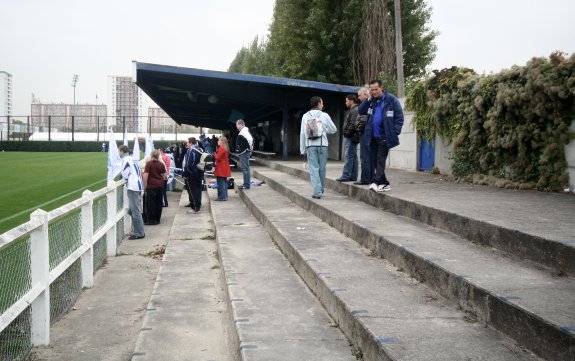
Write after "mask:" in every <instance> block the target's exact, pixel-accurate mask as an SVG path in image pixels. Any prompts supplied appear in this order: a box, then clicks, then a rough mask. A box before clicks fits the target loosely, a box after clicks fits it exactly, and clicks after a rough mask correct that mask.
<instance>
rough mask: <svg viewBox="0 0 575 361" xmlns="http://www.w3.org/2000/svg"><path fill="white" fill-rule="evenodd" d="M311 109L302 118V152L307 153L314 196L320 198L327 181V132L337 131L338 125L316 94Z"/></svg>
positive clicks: (312, 99)
mask: <svg viewBox="0 0 575 361" xmlns="http://www.w3.org/2000/svg"><path fill="white" fill-rule="evenodd" d="M310 105H311V110H310V111H309V112H307V113H305V114H304V115H303V117H302V119H301V131H300V143H299V144H300V146H299V147H300V153H301V154H302V155H303V154H307V162H308V169H309V176H310V180H311V185H312V187H313V195H312V197H313V198H316V199H320V198H321V196H322V195H323V185H324V182H325V166H326V163H327V147H328V141H327V134H334V133H335V132H337V127H336V126H335V124H334V123H333V121H332V120H331V117H330V116H329V114H327V113H324V112H323V111H322V110H323V100H322V99H321V98H320V97H317V96H314V97H312V98H311V100H310Z"/></svg>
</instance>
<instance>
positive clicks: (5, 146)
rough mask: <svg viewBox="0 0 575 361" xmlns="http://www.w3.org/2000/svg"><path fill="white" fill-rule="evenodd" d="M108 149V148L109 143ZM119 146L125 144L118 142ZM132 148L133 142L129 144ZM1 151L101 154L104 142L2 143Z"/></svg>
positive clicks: (157, 143)
mask: <svg viewBox="0 0 575 361" xmlns="http://www.w3.org/2000/svg"><path fill="white" fill-rule="evenodd" d="M105 143H106V149H107V148H108V142H105ZM116 143H117V144H118V146H120V145H122V144H123V143H122V142H121V141H120V142H118V141H117V142H116ZM173 143H175V142H170V141H165V140H162V141H155V142H154V146H155V147H156V148H158V147H162V148H165V147H168V146H170V145H172V144H173ZM129 145H130V146H131V147H132V146H133V142H129ZM140 150H142V151H143V150H144V142H140ZM0 151H7V152H101V151H102V142H83V141H82V142H80V141H78V142H70V141H65V142H60V141H0Z"/></svg>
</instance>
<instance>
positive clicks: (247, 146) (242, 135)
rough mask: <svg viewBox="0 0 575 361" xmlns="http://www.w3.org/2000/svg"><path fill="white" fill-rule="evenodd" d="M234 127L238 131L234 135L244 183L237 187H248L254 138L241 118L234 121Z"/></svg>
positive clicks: (249, 184)
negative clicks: (235, 135)
mask: <svg viewBox="0 0 575 361" xmlns="http://www.w3.org/2000/svg"><path fill="white" fill-rule="evenodd" d="M236 128H237V129H238V131H239V133H238V136H237V137H236V151H237V153H238V157H239V158H240V166H241V167H242V173H243V176H244V184H242V185H241V186H239V187H238V188H239V189H250V186H251V175H250V158H251V156H252V150H253V149H254V138H253V137H252V135H251V134H250V131H249V129H248V127H246V123H245V122H244V121H243V119H238V121H237V122H236Z"/></svg>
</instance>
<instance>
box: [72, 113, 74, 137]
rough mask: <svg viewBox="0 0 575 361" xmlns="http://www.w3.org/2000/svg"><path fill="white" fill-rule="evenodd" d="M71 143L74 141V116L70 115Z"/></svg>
mask: <svg viewBox="0 0 575 361" xmlns="http://www.w3.org/2000/svg"><path fill="white" fill-rule="evenodd" d="M72 141H74V116H73V115H72Z"/></svg>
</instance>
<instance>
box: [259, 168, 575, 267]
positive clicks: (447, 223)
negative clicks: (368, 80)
mask: <svg viewBox="0 0 575 361" xmlns="http://www.w3.org/2000/svg"><path fill="white" fill-rule="evenodd" d="M257 163H258V164H260V165H264V166H266V167H269V168H272V169H276V170H279V171H281V172H284V173H287V174H290V175H293V176H296V177H298V178H301V179H305V180H309V173H307V172H306V171H305V170H302V169H296V168H293V167H288V166H285V165H283V164H279V163H275V162H272V161H266V160H258V161H257ZM325 186H326V187H327V188H329V189H331V190H334V191H336V192H338V193H341V194H345V195H347V196H349V197H351V198H353V199H357V200H359V201H362V202H364V203H367V204H369V205H371V206H374V207H376V208H379V209H383V210H385V211H388V212H392V213H395V214H397V215H401V216H405V217H408V218H412V219H414V220H416V221H418V222H421V223H424V224H428V225H430V226H433V227H436V228H440V229H443V230H446V231H449V232H452V233H454V234H457V235H459V236H461V237H463V238H465V239H468V240H470V241H472V242H474V243H477V244H481V245H484V246H486V247H492V248H496V249H499V250H501V251H504V252H507V253H509V254H511V255H513V256H516V257H521V258H525V259H529V260H531V261H533V262H536V263H540V264H542V265H544V266H546V267H550V268H553V269H557V270H558V271H559V272H564V273H567V274H569V275H575V247H573V246H570V245H568V244H563V243H561V242H557V241H554V240H549V239H545V238H541V237H538V236H535V235H531V234H528V233H525V232H522V231H521V230H516V229H509V228H505V227H501V226H498V225H494V224H491V223H489V222H486V221H483V220H477V219H472V218H469V217H465V216H461V215H458V214H454V213H450V212H446V211H444V210H440V209H436V208H432V207H428V206H425V205H422V204H418V203H416V202H410V201H406V200H403V199H400V198H398V197H394V196H393V195H392V194H378V195H379V197H373V196H372V195H371V193H373V192H372V191H370V190H369V189H367V188H363V187H359V186H355V185H353V184H349V183H341V182H338V181H336V180H334V179H329V178H326V180H325ZM470 229H480V230H481V231H480V232H469V231H468V230H470Z"/></svg>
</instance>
